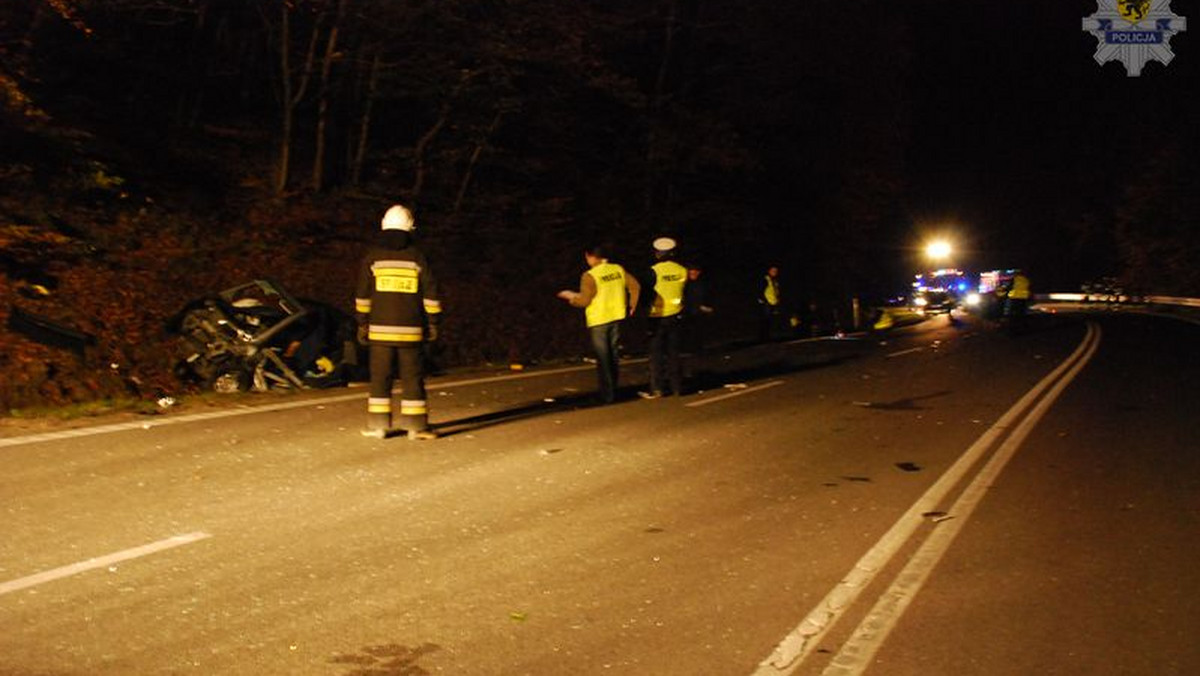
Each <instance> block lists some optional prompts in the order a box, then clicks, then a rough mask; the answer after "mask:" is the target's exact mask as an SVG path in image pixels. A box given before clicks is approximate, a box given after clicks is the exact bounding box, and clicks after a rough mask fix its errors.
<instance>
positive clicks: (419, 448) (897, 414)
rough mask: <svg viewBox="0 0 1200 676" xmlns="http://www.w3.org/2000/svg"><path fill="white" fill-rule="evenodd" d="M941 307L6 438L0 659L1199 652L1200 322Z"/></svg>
mask: <svg viewBox="0 0 1200 676" xmlns="http://www.w3.org/2000/svg"><path fill="white" fill-rule="evenodd" d="M1034 320H1035V321H1034V322H1032V324H1031V326H1030V330H1029V332H1027V333H1026V334H1024V335H1020V336H1016V337H1010V336H1008V335H1006V334H1005V333H1004V332H1002V331H998V330H995V329H992V328H989V327H985V326H982V325H980V323H979V322H977V321H975V320H972V319H965V320H964V321H962V322H960V323H958V324H955V325H951V324H950V323H949V321H948V320H947V319H946V318H945V317H938V318H934V319H932V320H930V321H927V322H925V323H923V324H921V325H918V326H915V327H911V328H907V329H903V330H899V331H896V332H894V333H893V334H891V335H889V336H887V337H886V339H884V340H880V339H879V338H865V337H864V338H856V339H847V340H824V341H814V342H800V343H792V344H775V345H768V346H759V347H755V348H749V349H742V350H738V351H730V352H719V353H716V354H714V355H710V356H708V357H706V358H705V359H704V360H703V361H702V362H701V363H695V362H694V363H693V366H694V367H696V368H697V370H700V371H702V372H703V373H701V376H702V377H701V378H700V380H699V381H698V382H699V383H700V384H701V386H702V387H703V388H704V391H702V392H699V393H695V394H692V395H689V396H687V397H683V398H665V399H661V400H655V401H642V400H639V399H637V398H636V397H633V396H632V394H633V392H634V390H636V387H637V385H639V384H642V383H644V377H645V368H646V367H645V364H644V362H631V363H627V364H625V365H624V367H623V377H624V378H625V382H627V383H628V384H629V386H630V389H629V390H628V391H627V395H629V397H628V398H627V399H626V401H624V402H623V403H619V404H616V405H613V406H608V407H582V406H579V401H578V400H579V398H581V397H583V396H585V395H587V394H589V393H590V392H591V390H592V388H593V387H594V375H593V372H592V370H591V368H590V367H587V366H584V367H580V368H574V369H559V370H551V369H546V370H545V371H543V372H538V371H529V372H526V373H523V374H518V375H519V377H511V376H509V375H506V374H499V375H497V374H483V375H473V376H467V375H455V376H447V377H444V378H438V379H434V380H433V381H432V385H433V387H432V388H431V391H430V399H431V408H432V411H433V420H434V423H435V424H437V425H438V426H439V428H440V429H441V430H442V431H443V433H445V434H446V436H444V437H443V438H441V439H439V440H437V441H434V442H408V441H406V440H404V439H389V440H383V441H380V440H372V439H365V438H362V437H360V436H359V435H358V427H359V426H360V424H361V423H362V421H363V418H364V416H365V414H364V412H363V411H364V406H363V404H364V402H363V400H364V399H365V396H366V393H365V391H363V390H361V389H356V390H336V391H324V392H312V393H305V394H304V395H303V396H301V397H295V396H292V397H278V396H273V395H260V396H257V397H250V398H249V400H250V401H252V402H255V403H256V405H257V404H265V405H266V406H265V407H263V408H255V409H247V408H234V407H230V408H228V409H225V408H214V409H199V410H197V409H192V410H183V411H180V412H178V413H172V414H170V415H164V416H155V417H146V418H138V419H113V420H106V421H97V423H96V424H95V425H92V426H91V427H88V428H84V429H80V430H75V431H68V430H61V429H60V430H28V429H25V430H22V429H20V428H18V427H17V426H14V425H7V426H5V427H4V428H3V433H4V435H6V436H5V437H2V438H0V517H2V520H0V674H4V675H10V674H11V675H16V674H21V675H26V674H30V675H32V674H46V675H55V676H63V675H73V674H81V675H82V674H89V675H90V674H185V673H186V674H322V675H329V676H351V675H360V676H362V675H368V674H375V675H400V674H405V675H408V674H681V675H683V674H686V675H694V674H718V675H724V674H731V675H737V676H741V675H748V674H784V673H797V674H820V673H830V674H854V673H868V674H886V675H888V676H893V675H907V674H913V675H915V674H1154V675H1160V674H1194V673H1200V648H1198V647H1197V645H1198V644H1197V641H1196V640H1195V632H1196V628H1197V627H1200V601H1198V600H1197V592H1198V591H1200V568H1198V567H1197V566H1196V565H1195V555H1194V553H1193V552H1194V548H1195V542H1196V541H1197V536H1198V535H1200V454H1198V453H1197V450H1198V449H1200V424H1198V423H1197V412H1198V411H1200V395H1198V394H1197V388H1196V387H1195V383H1196V382H1197V378H1198V377H1200V360H1197V359H1196V358H1195V354H1196V346H1197V345H1198V344H1200V340H1198V337H1200V327H1198V326H1196V325H1194V324H1189V323H1185V322H1180V321H1171V320H1165V319H1159V318H1150V317H1142V316H1136V315H1129V314H1115V313H1098V314H1091V315H1072V314H1055V315H1039V316H1037V317H1035V318H1034Z"/></svg>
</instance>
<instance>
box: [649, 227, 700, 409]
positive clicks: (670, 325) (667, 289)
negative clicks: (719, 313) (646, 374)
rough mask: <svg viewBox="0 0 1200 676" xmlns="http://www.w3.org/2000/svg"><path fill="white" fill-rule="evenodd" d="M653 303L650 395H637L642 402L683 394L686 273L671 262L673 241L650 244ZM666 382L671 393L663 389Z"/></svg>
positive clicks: (651, 315) (666, 238)
mask: <svg viewBox="0 0 1200 676" xmlns="http://www.w3.org/2000/svg"><path fill="white" fill-rule="evenodd" d="M653 246H654V258H655V260H656V261H657V262H656V263H655V264H654V265H652V266H651V267H650V270H651V272H652V273H653V275H654V299H653V301H652V302H651V304H650V391H649V392H638V395H639V396H641V397H642V398H643V399H657V398H659V397H661V396H663V395H664V394H675V395H681V394H683V361H682V359H681V357H680V354H679V353H680V342H681V341H682V333H683V328H682V327H683V317H684V315H683V293H684V287H685V286H686V285H687V281H688V270H687V268H685V267H683V266H682V265H680V264H679V263H676V262H675V261H674V260H673V259H674V257H675V240H674V239H671V238H670V237H659V238H658V239H656V240H654V244H653ZM668 378H669V379H670V383H671V389H670V390H667V389H665V388H664V387H663V385H664V384H665V381H666V380H668Z"/></svg>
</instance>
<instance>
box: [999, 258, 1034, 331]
mask: <svg viewBox="0 0 1200 676" xmlns="http://www.w3.org/2000/svg"><path fill="white" fill-rule="evenodd" d="M1030 291H1031V290H1030V284H1029V277H1026V276H1025V271H1024V270H1016V271H1014V272H1013V278H1012V284H1011V285H1010V286H1009V288H1008V297H1007V298H1006V299H1005V303H1004V314H1006V315H1008V328H1009V330H1010V331H1012V332H1013V333H1019V332H1021V331H1023V330H1024V329H1025V313H1026V312H1027V311H1028V310H1029V297H1030V295H1031V293H1030Z"/></svg>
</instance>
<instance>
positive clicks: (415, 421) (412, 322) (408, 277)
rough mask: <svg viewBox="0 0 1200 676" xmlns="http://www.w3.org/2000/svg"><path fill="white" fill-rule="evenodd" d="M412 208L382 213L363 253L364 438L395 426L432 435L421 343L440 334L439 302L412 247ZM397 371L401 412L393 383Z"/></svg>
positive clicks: (412, 434) (414, 434)
mask: <svg viewBox="0 0 1200 676" xmlns="http://www.w3.org/2000/svg"><path fill="white" fill-rule="evenodd" d="M414 228H415V223H414V222H413V216H412V212H411V211H409V210H408V209H407V208H406V207H404V206H403V205H400V204H397V205H394V206H392V207H391V208H390V209H388V210H387V213H385V214H384V216H383V222H382V231H381V232H380V234H379V240H378V242H376V243H375V244H374V245H372V246H371V247H370V248H368V250H367V252H366V255H364V256H363V260H362V264H361V265H360V266H359V271H358V287H357V290H356V291H355V298H354V309H355V314H356V316H357V318H358V326H359V329H358V337H359V342H362V343H363V344H366V345H369V346H370V354H371V388H370V393H369V395H368V399H367V427H366V429H364V430H363V431H362V433H363V435H364V436H368V437H375V438H378V439H382V438H384V437H386V436H387V435H388V433H389V432H390V431H391V430H392V429H393V428H392V425H393V423H397V424H396V427H397V428H398V429H401V430H406V431H407V432H408V438H409V439H418V440H422V439H433V438H435V437H436V436H437V435H436V434H434V432H433V431H432V430H430V429H429V404H428V402H427V400H426V398H425V374H424V372H423V370H422V369H423V363H422V345H423V343H425V342H426V341H428V342H433V341H436V340H437V338H438V324H439V320H440V319H441V312H442V304H441V302H440V301H439V300H438V287H437V282H436V281H435V280H434V277H433V272H432V271H431V270H430V269H429V263H428V262H427V261H426V260H425V254H424V253H422V252H421V251H420V250H419V249H418V248H417V247H415V246H413V242H412V238H413V230H414ZM397 366H398V367H399V369H400V387H401V393H400V414H399V416H398V417H396V416H393V415H392V413H393V403H392V384H393V383H394V382H395V378H396V368H397Z"/></svg>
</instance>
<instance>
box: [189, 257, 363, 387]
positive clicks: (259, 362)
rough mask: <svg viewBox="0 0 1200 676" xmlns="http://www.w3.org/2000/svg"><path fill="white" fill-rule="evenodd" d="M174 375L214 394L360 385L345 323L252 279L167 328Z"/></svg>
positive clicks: (350, 322) (351, 329)
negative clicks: (175, 343) (175, 347)
mask: <svg viewBox="0 0 1200 676" xmlns="http://www.w3.org/2000/svg"><path fill="white" fill-rule="evenodd" d="M167 328H168V330H170V331H171V332H172V333H175V334H177V335H179V336H180V337H181V339H182V340H181V342H182V345H183V348H184V349H183V356H182V357H181V358H180V359H179V361H178V362H177V363H176V365H175V374H176V375H177V376H178V377H179V378H180V379H182V380H184V381H186V382H191V383H195V384H198V385H199V386H201V387H203V388H205V389H210V390H213V391H215V392H223V393H228V392H245V391H257V392H262V391H266V390H269V389H271V388H296V389H306V388H320V387H334V386H341V385H346V384H348V383H350V382H352V381H361V380H365V379H366V376H365V373H366V353H365V350H364V349H363V348H361V347H360V346H359V345H358V344H357V342H356V341H355V332H356V325H355V320H354V318H353V317H352V316H350V315H348V314H346V313H345V312H342V311H340V310H338V309H337V308H335V307H332V306H330V305H327V304H324V303H318V302H314V301H310V300H304V301H301V300H299V299H297V298H294V297H292V296H291V295H290V294H288V293H287V291H286V290H284V289H283V287H281V286H280V285H279V284H277V283H275V282H273V281H271V280H267V279H256V280H253V281H250V282H247V283H245V284H240V285H238V286H234V287H231V288H228V289H225V290H224V291H220V292H218V293H215V294H212V295H209V296H205V297H202V298H197V299H196V300H193V301H191V302H189V303H188V304H187V305H186V306H185V307H184V308H183V309H182V310H181V311H180V312H179V313H177V314H176V315H175V316H173V317H172V318H171V319H170V321H169V322H168V326H167Z"/></svg>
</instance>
